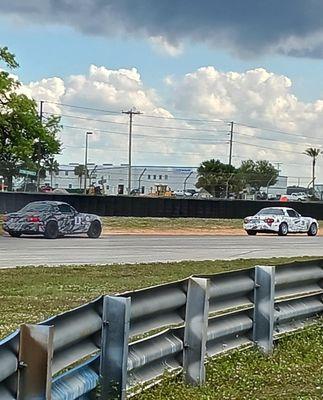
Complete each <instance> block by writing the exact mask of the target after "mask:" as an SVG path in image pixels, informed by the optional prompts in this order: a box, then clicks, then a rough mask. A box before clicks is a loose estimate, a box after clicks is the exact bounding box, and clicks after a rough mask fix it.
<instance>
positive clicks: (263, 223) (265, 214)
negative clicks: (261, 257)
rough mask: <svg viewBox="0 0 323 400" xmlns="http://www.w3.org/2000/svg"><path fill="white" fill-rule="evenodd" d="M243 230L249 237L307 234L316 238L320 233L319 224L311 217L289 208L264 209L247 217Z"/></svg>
mask: <svg viewBox="0 0 323 400" xmlns="http://www.w3.org/2000/svg"><path fill="white" fill-rule="evenodd" d="M243 228H244V229H245V230H246V232H247V234H248V235H256V234H257V232H259V233H278V235H279V236H286V235H287V234H288V233H307V234H308V236H315V235H316V234H317V232H318V228H319V225H318V222H317V220H316V219H314V218H311V217H302V216H301V215H300V214H298V212H297V211H295V210H293V209H292V208H288V207H269V208H263V209H262V210H260V211H259V212H258V213H257V214H256V215H254V216H252V217H246V218H245V219H244V221H243Z"/></svg>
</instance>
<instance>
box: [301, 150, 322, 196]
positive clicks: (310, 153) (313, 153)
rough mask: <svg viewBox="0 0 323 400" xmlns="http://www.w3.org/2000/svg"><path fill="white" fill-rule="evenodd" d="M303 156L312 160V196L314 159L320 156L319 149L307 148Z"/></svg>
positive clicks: (313, 188)
mask: <svg viewBox="0 0 323 400" xmlns="http://www.w3.org/2000/svg"><path fill="white" fill-rule="evenodd" d="M304 154H306V155H307V156H309V157H311V158H312V190H313V195H314V193H315V166H316V159H317V157H318V156H319V155H320V154H322V151H321V150H320V149H316V148H314V147H309V148H308V149H306V150H305V151H304Z"/></svg>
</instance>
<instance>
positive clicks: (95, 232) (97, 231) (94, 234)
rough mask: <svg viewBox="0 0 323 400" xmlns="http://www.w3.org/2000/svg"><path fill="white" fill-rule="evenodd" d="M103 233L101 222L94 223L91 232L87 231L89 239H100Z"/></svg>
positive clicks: (90, 228)
mask: <svg viewBox="0 0 323 400" xmlns="http://www.w3.org/2000/svg"><path fill="white" fill-rule="evenodd" d="M101 232H102V226H101V224H100V222H99V221H92V222H91V225H90V227H89V230H88V231H87V235H88V237H89V238H92V239H97V238H98V237H100V235H101Z"/></svg>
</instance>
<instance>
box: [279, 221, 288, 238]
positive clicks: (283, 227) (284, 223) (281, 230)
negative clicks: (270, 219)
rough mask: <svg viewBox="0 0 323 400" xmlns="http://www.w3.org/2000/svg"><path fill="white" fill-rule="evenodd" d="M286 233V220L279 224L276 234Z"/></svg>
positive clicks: (284, 234)
mask: <svg viewBox="0 0 323 400" xmlns="http://www.w3.org/2000/svg"><path fill="white" fill-rule="evenodd" d="M287 233H288V225H287V224H286V222H282V223H281V224H280V226H279V231H278V235H279V236H286V235H287Z"/></svg>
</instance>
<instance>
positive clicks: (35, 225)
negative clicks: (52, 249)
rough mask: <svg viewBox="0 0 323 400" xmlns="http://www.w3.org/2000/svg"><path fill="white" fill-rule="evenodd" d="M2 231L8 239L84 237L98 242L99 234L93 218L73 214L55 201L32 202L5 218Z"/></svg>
mask: <svg viewBox="0 0 323 400" xmlns="http://www.w3.org/2000/svg"><path fill="white" fill-rule="evenodd" d="M3 230H4V231H6V232H8V233H9V235H10V236H13V237H20V236H21V235H23V234H24V235H39V234H40V235H44V236H45V237H46V238H47V239H56V238H57V237H59V236H64V235H70V234H80V233H86V234H87V235H88V237H90V238H98V237H99V236H100V235H101V232H102V224H101V220H100V218H99V217H98V216H97V215H94V214H85V213H79V212H77V211H76V210H75V209H74V208H73V207H72V206H70V205H69V204H67V203H63V202H59V201H35V202H32V203H29V204H27V205H26V206H25V207H24V208H22V209H21V210H19V211H17V212H14V213H10V214H6V215H5V216H4V219H3Z"/></svg>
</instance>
